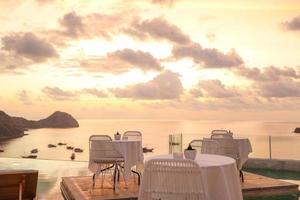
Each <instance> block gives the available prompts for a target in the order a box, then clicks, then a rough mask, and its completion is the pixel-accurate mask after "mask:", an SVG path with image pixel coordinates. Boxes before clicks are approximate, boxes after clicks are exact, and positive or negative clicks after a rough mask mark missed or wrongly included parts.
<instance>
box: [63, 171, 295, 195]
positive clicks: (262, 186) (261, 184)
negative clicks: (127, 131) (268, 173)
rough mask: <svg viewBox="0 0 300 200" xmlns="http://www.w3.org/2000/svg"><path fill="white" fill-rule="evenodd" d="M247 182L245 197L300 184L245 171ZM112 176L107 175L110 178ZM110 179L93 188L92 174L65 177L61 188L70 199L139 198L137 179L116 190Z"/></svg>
mask: <svg viewBox="0 0 300 200" xmlns="http://www.w3.org/2000/svg"><path fill="white" fill-rule="evenodd" d="M244 176H245V182H244V183H243V184H242V190H243V196H244V197H254V196H256V197H258V196H265V195H283V194H293V193H297V192H298V185H296V184H293V183H289V182H286V181H281V180H278V179H272V178H268V177H265V176H261V175H256V174H252V173H247V172H244ZM109 178H110V177H106V179H107V180H109ZM109 182H110V181H104V185H103V189H102V188H101V181H100V180H99V179H98V180H97V182H96V186H95V188H94V189H91V188H92V178H91V177H90V176H76V177H63V178H62V182H61V190H62V194H63V195H64V197H65V199H68V200H79V199H80V200H83V199H93V200H108V199H131V200H133V199H137V196H138V185H137V180H134V179H131V180H130V181H129V183H128V187H127V189H126V188H125V185H124V182H123V181H120V185H119V187H118V188H117V189H116V191H113V190H112V185H111V184H110V183H109Z"/></svg>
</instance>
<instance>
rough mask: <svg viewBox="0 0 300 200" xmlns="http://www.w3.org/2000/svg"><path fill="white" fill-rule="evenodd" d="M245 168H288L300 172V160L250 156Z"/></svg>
mask: <svg viewBox="0 0 300 200" xmlns="http://www.w3.org/2000/svg"><path fill="white" fill-rule="evenodd" d="M244 168H258V169H274V170H288V171H296V172H300V160H278V159H272V160H270V159H262V158H250V159H249V160H248V161H247V162H246V164H245V165H244Z"/></svg>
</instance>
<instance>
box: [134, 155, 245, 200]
mask: <svg viewBox="0 0 300 200" xmlns="http://www.w3.org/2000/svg"><path fill="white" fill-rule="evenodd" d="M151 159H185V158H178V156H177V157H176V158H174V156H173V154H168V155H159V156H154V157H151V158H148V159H147V160H146V162H148V161H149V160H151ZM195 162H196V163H197V164H198V165H199V167H200V173H201V179H202V180H199V181H202V184H203V191H204V193H205V196H206V199H208V200H242V199H243V196H242V189H241V183H240V179H239V174H238V170H237V166H236V161H235V160H234V159H232V158H230V157H225V156H220V155H214V154H199V153H198V154H197V155H196V157H195ZM145 173H150V174H145ZM143 177H151V171H144V174H143ZM179 181H182V180H179ZM148 183H149V182H147V180H142V184H141V187H140V196H143V192H145V191H149V187H150V186H149V184H148Z"/></svg>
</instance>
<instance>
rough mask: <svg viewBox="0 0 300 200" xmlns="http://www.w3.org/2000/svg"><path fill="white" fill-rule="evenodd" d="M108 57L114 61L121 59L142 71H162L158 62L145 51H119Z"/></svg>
mask: <svg viewBox="0 0 300 200" xmlns="http://www.w3.org/2000/svg"><path fill="white" fill-rule="evenodd" d="M108 57H112V59H120V60H122V61H124V62H127V63H128V64H131V65H133V66H137V67H139V68H140V69H142V70H158V71H160V70H162V67H161V66H160V64H159V62H158V60H156V59H155V58H154V57H153V56H152V55H151V54H150V53H147V52H143V51H139V50H138V51H134V50H132V49H128V48H126V49H123V50H117V51H115V52H112V53H109V54H108Z"/></svg>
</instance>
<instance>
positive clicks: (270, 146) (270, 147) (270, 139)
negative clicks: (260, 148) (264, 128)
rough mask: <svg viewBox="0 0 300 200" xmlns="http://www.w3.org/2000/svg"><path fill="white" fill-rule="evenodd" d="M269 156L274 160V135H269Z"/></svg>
mask: <svg viewBox="0 0 300 200" xmlns="http://www.w3.org/2000/svg"><path fill="white" fill-rule="evenodd" d="M269 157H270V160H272V137H271V135H269Z"/></svg>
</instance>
